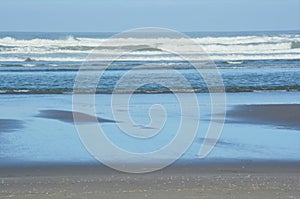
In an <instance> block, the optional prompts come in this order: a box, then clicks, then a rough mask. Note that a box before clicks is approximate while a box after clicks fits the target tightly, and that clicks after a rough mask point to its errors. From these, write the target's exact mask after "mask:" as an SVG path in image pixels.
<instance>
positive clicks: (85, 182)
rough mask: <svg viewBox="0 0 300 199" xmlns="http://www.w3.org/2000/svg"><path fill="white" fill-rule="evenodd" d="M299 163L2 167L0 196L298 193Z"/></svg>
mask: <svg viewBox="0 0 300 199" xmlns="http://www.w3.org/2000/svg"><path fill="white" fill-rule="evenodd" d="M299 168H300V163H299V162H298V163H295V162H294V163H289V162H268V163H266V162H260V163H251V162H244V163H242V162H240V163H205V164H203V163H202V164H201V163H199V164H195V163H194V164H186V165H176V164H175V165H172V166H170V167H168V168H165V169H163V170H161V171H157V172H153V173H148V174H140V175H137V174H126V173H120V172H117V171H114V170H112V169H109V168H107V167H103V166H92V165H85V166H84V165H77V166H75V165H73V166H70V165H69V166H52V167H51V166H50V167H49V166H35V167H23V168H9V169H8V168H7V169H1V174H0V175H1V184H0V188H1V189H0V190H1V192H0V198H41V199H44V198H90V199H92V198H257V199H258V198H299V195H300V169H299Z"/></svg>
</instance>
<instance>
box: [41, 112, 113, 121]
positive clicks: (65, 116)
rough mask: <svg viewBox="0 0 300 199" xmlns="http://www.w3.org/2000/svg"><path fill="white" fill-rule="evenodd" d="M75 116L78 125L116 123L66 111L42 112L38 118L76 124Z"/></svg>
mask: <svg viewBox="0 0 300 199" xmlns="http://www.w3.org/2000/svg"><path fill="white" fill-rule="evenodd" d="M74 116H75V117H76V121H77V122H78V123H90V122H101V123H102V122H115V121H113V120H110V119H105V118H101V117H95V116H92V115H88V114H85V113H80V112H74V111H65V110H41V111H40V113H39V114H38V115H36V117H41V118H47V119H54V120H59V121H62V122H68V123H74Z"/></svg>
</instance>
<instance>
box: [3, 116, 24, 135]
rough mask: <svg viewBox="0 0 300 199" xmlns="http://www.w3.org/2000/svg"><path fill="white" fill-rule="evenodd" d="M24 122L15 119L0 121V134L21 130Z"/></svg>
mask: <svg viewBox="0 0 300 199" xmlns="http://www.w3.org/2000/svg"><path fill="white" fill-rule="evenodd" d="M23 126H24V122H23V121H22V120H15V119H0V133H3V132H11V131H15V130H18V129H21V128H23Z"/></svg>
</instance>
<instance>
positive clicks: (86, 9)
mask: <svg viewBox="0 0 300 199" xmlns="http://www.w3.org/2000/svg"><path fill="white" fill-rule="evenodd" d="M149 26H151V27H164V28H171V29H175V30H178V31H251V30H300V0H182V1H180V0H152V1H147V0H6V1H5V0H0V31H67V32H68V31H82V32H88V31H103V32H105V31H123V30H127V29H130V28H138V27H149Z"/></svg>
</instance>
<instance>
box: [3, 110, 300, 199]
mask: <svg viewBox="0 0 300 199" xmlns="http://www.w3.org/2000/svg"><path fill="white" fill-rule="evenodd" d="M299 109H300V105H297V104H295V105H239V106H235V107H234V108H233V109H232V110H230V111H228V120H227V122H234V123H249V124H257V125H262V124H263V125H273V126H276V127H279V128H288V129H294V130H299V129H300V125H299V118H300V117H299ZM70 115H72V112H67V113H66V112H61V111H57V110H56V111H55V112H49V111H48V112H45V113H44V116H43V117H44V118H48V119H57V120H60V121H62V122H72V120H71V119H70ZM85 119H86V117H85V116H84V120H83V122H89V117H87V121H86V120H85ZM299 196H300V161H299V162H297V161H294V162H280V161H277V162H276V161H273V162H270V161H269V162H264V161H261V162H253V161H251V160H248V161H232V160H231V161H227V160H226V159H225V160H223V161H221V162H203V161H201V160H198V161H189V162H182V163H176V164H173V165H171V166H169V167H167V168H165V169H163V170H160V171H156V172H152V173H147V174H127V173H121V172H118V171H115V170H112V169H110V168H107V167H105V166H103V165H98V166H97V165H92V164H90V165H27V166H21V165H13V166H6V167H2V168H0V198H39V199H44V198H87V199H94V198H125V199H126V198H128V199H129V198H257V199H258V198H299Z"/></svg>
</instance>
